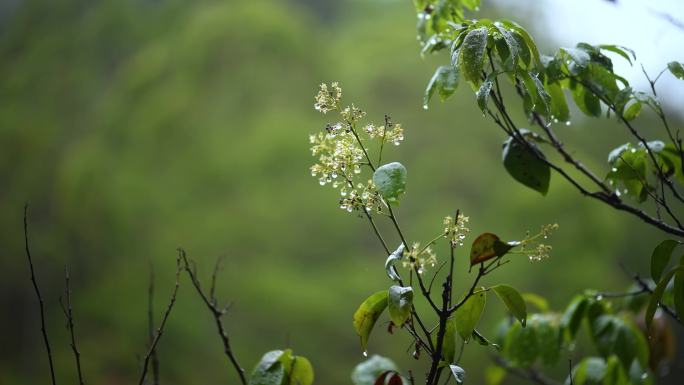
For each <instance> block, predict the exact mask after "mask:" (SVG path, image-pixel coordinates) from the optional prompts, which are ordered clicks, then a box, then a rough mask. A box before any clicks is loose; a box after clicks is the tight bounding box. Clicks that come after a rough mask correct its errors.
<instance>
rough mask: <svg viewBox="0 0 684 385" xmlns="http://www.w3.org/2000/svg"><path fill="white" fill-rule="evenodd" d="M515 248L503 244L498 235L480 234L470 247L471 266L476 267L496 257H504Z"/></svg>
mask: <svg viewBox="0 0 684 385" xmlns="http://www.w3.org/2000/svg"><path fill="white" fill-rule="evenodd" d="M513 246H514V245H511V244H507V243H504V242H502V241H501V239H500V238H499V237H498V236H497V235H496V234H492V233H483V234H480V235H479V236H478V237H477V238H475V240H474V241H473V244H472V246H471V247H470V265H471V266H472V265H476V264H478V263H482V262H485V261H487V260H489V259H492V258H495V257H502V256H504V255H505V254H506V253H507V252H508V251H509V250H510V249H511V248H513Z"/></svg>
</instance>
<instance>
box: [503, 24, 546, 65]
mask: <svg viewBox="0 0 684 385" xmlns="http://www.w3.org/2000/svg"><path fill="white" fill-rule="evenodd" d="M501 24H503V25H504V26H505V27H506V28H508V29H510V30H513V31H515V33H514V34H513V36H514V37H515V35H518V36H520V37H521V38H522V41H523V42H524V44H523V45H524V46H525V47H526V48H527V50H528V52H529V54H530V56H531V60H530V61H528V62H527V69H532V68H533V67H538V66H539V65H540V64H541V60H540V58H539V50H538V49H537V44H535V42H534V39H532V37H531V36H530V34H529V33H527V31H526V30H525V28H523V27H521V26H520V24H518V23H516V22H514V21H510V20H501ZM520 51H521V52H522V51H524V49H522V47H521V50H520ZM521 58H522V53H521ZM523 61H524V60H523Z"/></svg>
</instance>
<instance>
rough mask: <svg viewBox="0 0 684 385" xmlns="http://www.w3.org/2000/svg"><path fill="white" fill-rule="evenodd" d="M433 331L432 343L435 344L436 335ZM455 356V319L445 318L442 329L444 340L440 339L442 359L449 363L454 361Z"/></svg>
mask: <svg viewBox="0 0 684 385" xmlns="http://www.w3.org/2000/svg"><path fill="white" fill-rule="evenodd" d="M437 334H438V333H437V332H436V331H435V332H434V333H433V334H432V337H431V338H432V345H433V346H437V337H438V335H437ZM454 357H456V321H455V320H454V319H453V318H450V319H449V320H447V323H446V325H445V329H444V340H443V341H442V361H443V362H445V363H447V364H450V363H452V362H454Z"/></svg>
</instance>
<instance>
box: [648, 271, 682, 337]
mask: <svg viewBox="0 0 684 385" xmlns="http://www.w3.org/2000/svg"><path fill="white" fill-rule="evenodd" d="M677 272H684V266H682V265H680V266H677V267H675V268H673V269H672V270H670V271H668V272H667V273H666V274H665V275H664V276H663V277H661V278H660V281H659V282H658V285H656V288H655V290H653V293H652V294H651V298H650V299H649V301H648V307H647V308H646V327H647V328H649V329H650V328H651V323H652V322H653V316H654V315H655V312H656V310H657V309H658V304H659V303H660V300H661V299H662V297H663V292H664V291H665V288H666V287H667V284H668V283H669V282H670V279H672V276H674V275H675V273H677Z"/></svg>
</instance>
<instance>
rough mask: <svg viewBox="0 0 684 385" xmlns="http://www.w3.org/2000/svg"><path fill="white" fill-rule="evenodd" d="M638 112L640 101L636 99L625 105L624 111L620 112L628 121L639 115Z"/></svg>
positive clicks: (639, 111) (639, 110)
mask: <svg viewBox="0 0 684 385" xmlns="http://www.w3.org/2000/svg"><path fill="white" fill-rule="evenodd" d="M640 113H641V102H640V101H638V100H637V101H635V102H633V103H630V104H628V105H627V107H626V108H625V111H624V112H623V113H622V117H623V118H625V120H628V121H629V120H634V119H635V118H636V117H637V116H639V114H640Z"/></svg>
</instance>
